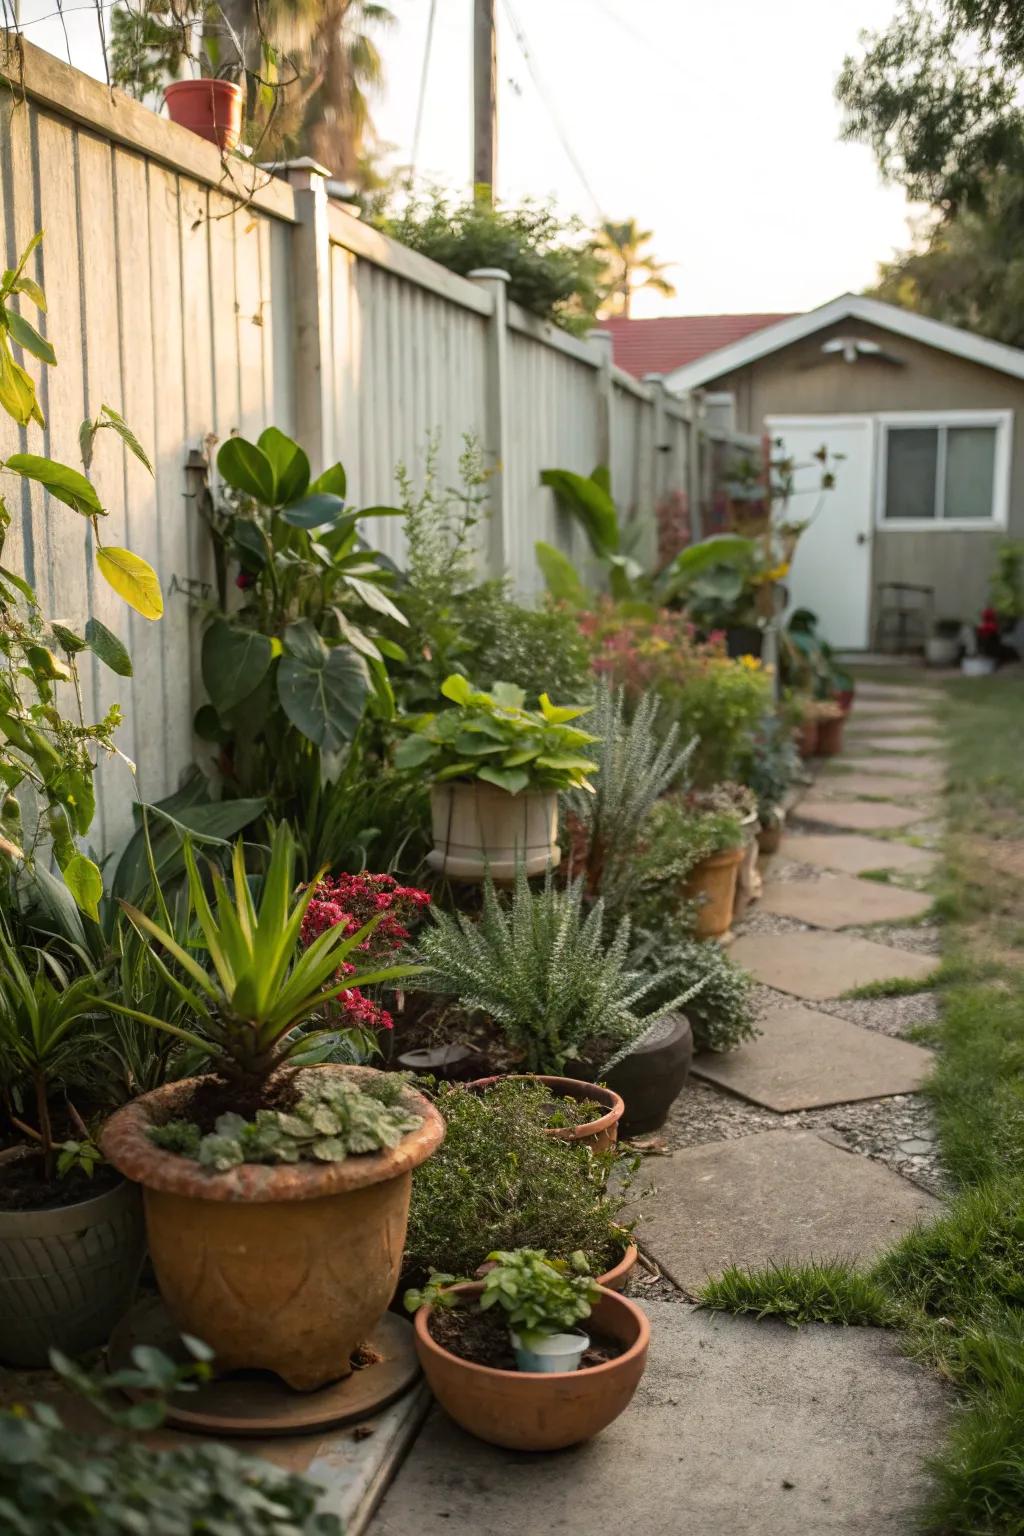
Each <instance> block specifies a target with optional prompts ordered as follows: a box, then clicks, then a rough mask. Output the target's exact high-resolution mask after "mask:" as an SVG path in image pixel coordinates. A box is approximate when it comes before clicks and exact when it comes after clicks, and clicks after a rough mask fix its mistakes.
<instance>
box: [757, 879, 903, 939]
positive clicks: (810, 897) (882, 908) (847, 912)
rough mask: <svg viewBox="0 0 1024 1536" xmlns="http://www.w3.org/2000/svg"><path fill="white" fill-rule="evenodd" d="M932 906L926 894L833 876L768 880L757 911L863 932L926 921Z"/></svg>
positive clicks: (873, 882)
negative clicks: (869, 927)
mask: <svg viewBox="0 0 1024 1536" xmlns="http://www.w3.org/2000/svg"><path fill="white" fill-rule="evenodd" d="M931 905H932V898H931V897H930V896H929V895H928V894H927V892H925V891H906V890H904V889H903V888H902V886H898V885H886V884H882V882H881V881H878V880H854V879H853V878H852V877H851V876H849V875H831V876H830V877H829V878H828V879H821V880H772V879H768V880H767V881H766V883H765V888H764V896H763V898H762V900H761V903H760V905H759V907H758V911H759V912H772V913H775V914H777V915H778V916H779V917H791V918H793V919H795V921H796V922H798V923H809V924H810V925H811V927H812V928H861V927H864V926H866V925H867V924H870V923H906V922H910V921H912V920H913V919H914V918H918V917H923V916H924V915H925V913H926V912H927V911H929V909H930V908H931Z"/></svg>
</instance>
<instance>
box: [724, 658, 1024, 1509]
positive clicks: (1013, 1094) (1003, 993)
mask: <svg viewBox="0 0 1024 1536" xmlns="http://www.w3.org/2000/svg"><path fill="white" fill-rule="evenodd" d="M894 681H895V679H894ZM942 698H943V701H944V702H943V705H942V711H941V714H942V719H943V723H944V726H945V730H946V733H947V750H948V753H949V760H950V765H951V774H950V789H949V795H948V803H947V814H948V835H947V838H946V843H945V856H944V860H943V868H942V872H941V875H940V877H939V879H938V881H937V885H936V910H937V912H938V913H939V915H940V917H941V919H942V921H943V924H944V927H943V936H944V937H943V965H942V969H941V971H940V973H939V977H938V986H939V990H940V996H941V1000H942V1007H941V1019H940V1022H939V1024H938V1025H937V1026H936V1027H935V1028H934V1029H932V1030H930V1031H929V1039H928V1041H927V1043H929V1044H933V1045H935V1046H936V1047H937V1048H938V1051H939V1055H938V1060H937V1065H936V1069H935V1072H934V1074H933V1077H932V1079H931V1082H930V1083H929V1085H928V1088H927V1090H926V1091H927V1092H928V1093H929V1094H930V1096H931V1098H932V1100H933V1103H934V1106H935V1114H936V1120H937V1126H938V1134H939V1141H940V1147H941V1152H942V1157H943V1161H944V1164H945V1167H946V1170H947V1173H948V1175H949V1178H950V1182H951V1185H952V1186H953V1188H954V1190H955V1194H954V1195H953V1197H952V1198H951V1200H950V1201H949V1203H948V1206H947V1209H946V1211H945V1212H944V1213H943V1215H942V1217H941V1218H940V1219H939V1220H937V1221H936V1222H935V1223H934V1224H933V1225H931V1226H930V1227H925V1228H922V1229H920V1230H919V1231H917V1232H913V1233H911V1234H910V1236H909V1237H907V1238H905V1239H904V1240H903V1241H902V1242H901V1243H899V1244H898V1245H897V1246H896V1247H894V1248H893V1249H892V1250H891V1251H890V1252H889V1253H888V1254H887V1255H885V1257H884V1258H883V1259H882V1260H881V1261H880V1262H879V1263H878V1264H876V1265H875V1266H874V1267H873V1268H872V1269H871V1270H870V1271H867V1272H858V1271H856V1270H853V1269H850V1268H848V1267H846V1266H843V1265H837V1264H817V1265H807V1266H802V1267H790V1266H779V1267H776V1268H773V1269H770V1270H765V1271H761V1272H756V1273H755V1272H747V1271H738V1270H731V1271H728V1272H727V1273H726V1274H725V1275H724V1276H723V1277H722V1278H721V1279H720V1280H718V1281H714V1282H712V1283H711V1284H710V1285H709V1286H708V1287H707V1288H706V1290H705V1291H704V1293H703V1295H702V1298H701V1299H702V1301H703V1304H704V1305H705V1306H709V1307H715V1308H719V1309H722V1310H726V1311H733V1312H749V1313H753V1314H755V1315H759V1316H780V1317H784V1318H787V1319H788V1320H789V1321H791V1322H793V1323H801V1322H809V1321H823V1322H833V1323H846V1324H853V1325H861V1326H868V1325H877V1326H881V1327H896V1328H900V1329H901V1330H902V1331H903V1336H904V1339H905V1342H906V1346H907V1348H908V1350H910V1351H911V1352H912V1353H913V1354H915V1355H917V1356H918V1357H919V1358H920V1359H921V1360H922V1361H924V1362H926V1363H928V1364H930V1365H931V1366H932V1367H933V1368H937V1369H938V1370H939V1371H941V1372H942V1373H943V1374H944V1375H945V1376H946V1377H947V1378H948V1379H949V1380H950V1381H951V1382H953V1383H954V1384H955V1386H956V1388H957V1389H958V1393H959V1398H960V1407H959V1409H958V1412H957V1416H956V1419H955V1421H954V1426H953V1429H952V1432H951V1434H950V1437H949V1440H948V1442H947V1444H946V1445H945V1446H942V1447H936V1454H935V1457H934V1460H933V1462H932V1472H933V1489H932V1494H931V1498H930V1501H929V1504H928V1506H927V1508H926V1509H925V1510H924V1511H922V1529H923V1530H925V1531H928V1532H931V1533H936V1536H937V1533H942V1536H989V1533H991V1536H995V1533H998V1536H1024V679H1020V678H1019V677H1016V676H1011V675H1005V676H1003V677H993V678H989V679H970V680H966V679H965V680H963V681H954V682H951V683H948V684H946V685H945V686H944V689H943V692H942Z"/></svg>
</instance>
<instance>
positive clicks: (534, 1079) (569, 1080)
mask: <svg viewBox="0 0 1024 1536" xmlns="http://www.w3.org/2000/svg"><path fill="white" fill-rule="evenodd" d="M505 1082H513V1083H544V1085H545V1086H546V1087H548V1088H550V1089H551V1092H552V1093H553V1094H556V1095H557V1096H558V1097H559V1098H564V1099H580V1100H582V1099H589V1100H591V1102H592V1103H595V1104H602V1105H604V1106H605V1113H604V1114H603V1115H601V1116H600V1118H599V1119H597V1120H588V1121H587V1123H586V1125H566V1126H552V1127H551V1128H550V1129H549V1130H547V1131H546V1132H545V1135H547V1136H554V1137H556V1138H557V1139H558V1140H559V1141H575V1142H581V1143H583V1145H584V1146H588V1147H590V1149H591V1151H592V1152H602V1151H603V1150H604V1148H605V1147H611V1146H614V1145H615V1142H616V1141H617V1140H618V1135H619V1121H620V1120H621V1119H622V1116H623V1113H624V1112H625V1108H626V1106H625V1104H623V1102H622V1099H621V1098H620V1097H619V1095H618V1094H617V1093H615V1092H614V1091H613V1090H612V1089H611V1088H605V1087H603V1086H602V1085H601V1084H599V1083H584V1082H582V1081H580V1079H579V1078H575V1077H547V1076H544V1075H542V1074H540V1073H536V1074H535V1073H530V1072H512V1073H509V1075H508V1076H507V1077H478V1078H477V1080H476V1082H473V1083H468V1084H467V1085H466V1086H467V1087H468V1088H469V1089H470V1090H471V1091H472V1092H473V1093H486V1092H487V1089H488V1088H493V1087H494V1085H495V1084H496V1083H505Z"/></svg>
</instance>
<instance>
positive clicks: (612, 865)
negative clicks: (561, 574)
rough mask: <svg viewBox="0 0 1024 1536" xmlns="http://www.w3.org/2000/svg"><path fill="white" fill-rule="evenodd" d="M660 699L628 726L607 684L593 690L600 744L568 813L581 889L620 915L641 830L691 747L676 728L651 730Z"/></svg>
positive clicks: (615, 691) (674, 782)
mask: <svg viewBox="0 0 1024 1536" xmlns="http://www.w3.org/2000/svg"><path fill="white" fill-rule="evenodd" d="M659 708H660V705H659V701H658V697H657V695H656V694H654V693H645V694H644V695H643V696H642V697H641V699H640V702H639V704H638V705H637V707H636V709H635V711H634V712H633V715H632V718H631V719H630V718H627V715H626V696H625V691H624V690H623V689H621V688H615V687H614V686H613V685H612V684H611V683H609V682H607V681H605V682H603V683H602V684H601V686H600V687H599V688H598V690H597V700H596V703H595V705H594V709H593V712H592V715H591V720H592V722H593V726H594V734H595V735H596V736H597V737H598V738H599V739H598V742H597V743H596V744H595V745H594V746H593V747H592V748H591V749H590V750H591V751H592V752H593V754H594V757H595V758H596V760H597V762H598V765H599V772H598V773H597V775H596V776H595V784H594V789H595V793H594V794H592V795H585V794H581V793H580V792H579V791H572V792H570V793H569V794H567V795H566V796H565V803H566V807H567V809H568V810H569V811H570V813H571V814H572V816H574V817H575V819H576V820H577V822H579V823H580V825H581V826H582V827H583V828H584V829H585V832H586V838H587V855H586V865H585V871H586V888H587V892H588V894H589V895H591V896H597V895H602V896H603V897H604V898H605V902H606V904H607V905H608V906H609V908H611V909H613V910H614V911H615V912H616V913H620V912H622V911H623V909H624V907H625V905H626V902H627V900H628V897H629V894H630V890H631V888H632V883H633V873H632V871H633V866H634V863H635V856H636V848H637V844H638V842H639V841H640V837H641V829H642V827H643V824H644V822H645V820H646V818H647V816H648V814H649V812H650V810H651V807H652V806H653V805H654V804H656V802H657V801H658V799H659V798H660V797H661V796H662V795H663V794H665V792H666V791H667V790H669V789H671V788H672V787H673V786H678V785H679V784H681V783H682V781H683V779H684V776H685V774H686V766H687V763H688V762H689V760H690V758H691V756H692V755H693V751H694V749H695V747H696V745H697V742H696V739H694V740H693V741H690V742H687V744H686V745H685V746H683V747H680V745H679V728H678V726H676V725H672V726H671V727H670V728H669V730H668V731H667V732H666V733H665V734H660V733H659V732H658V731H657V729H656V727H657V721H658V710H659Z"/></svg>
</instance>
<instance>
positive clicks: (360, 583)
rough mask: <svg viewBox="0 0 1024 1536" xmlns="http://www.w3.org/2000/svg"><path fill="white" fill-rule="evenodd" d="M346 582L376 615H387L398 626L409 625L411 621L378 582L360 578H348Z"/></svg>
mask: <svg viewBox="0 0 1024 1536" xmlns="http://www.w3.org/2000/svg"><path fill="white" fill-rule="evenodd" d="M345 582H346V584H347V585H348V586H349V587H351V589H352V591H353V592H354V593H355V595H356V597H358V598H359V599H360V600H361V601H362V602H364V603H365V604H366V606H367V608H372V609H374V611H375V612H376V613H383V614H385V615H386V616H387V617H388V618H389V619H394V621H395V623H396V624H408V622H409V620H408V619H407V618H406V616H405V614H404V613H403V612H402V610H401V609H400V608H398V607H396V606H395V604H394V603H393V602H392V601H391V599H390V597H388V595H387V593H386V592H384V591H382V590H381V588H380V587H379V586H378V585H377V583H376V582H374V581H365V580H364V579H363V578H362V577H359V576H346V577H345Z"/></svg>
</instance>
